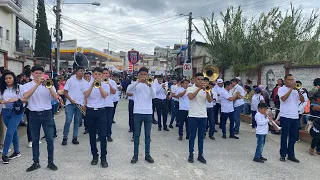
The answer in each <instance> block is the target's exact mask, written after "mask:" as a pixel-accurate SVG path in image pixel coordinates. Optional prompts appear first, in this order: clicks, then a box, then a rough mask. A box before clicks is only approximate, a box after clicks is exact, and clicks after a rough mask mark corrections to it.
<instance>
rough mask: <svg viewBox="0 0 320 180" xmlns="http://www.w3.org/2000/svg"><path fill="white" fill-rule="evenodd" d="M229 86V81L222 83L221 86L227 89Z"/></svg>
mask: <svg viewBox="0 0 320 180" xmlns="http://www.w3.org/2000/svg"><path fill="white" fill-rule="evenodd" d="M230 84H231V82H230V81H225V82H224V83H223V86H224V87H227V86H229V85H230Z"/></svg>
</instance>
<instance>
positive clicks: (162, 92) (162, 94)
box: [152, 83, 167, 100]
mask: <svg viewBox="0 0 320 180" xmlns="http://www.w3.org/2000/svg"><path fill="white" fill-rule="evenodd" d="M152 86H153V88H154V89H155V91H156V99H162V100H164V99H166V98H167V90H166V89H164V88H163V87H162V84H159V83H154V84H153V85H152Z"/></svg>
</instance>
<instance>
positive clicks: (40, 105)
mask: <svg viewBox="0 0 320 180" xmlns="http://www.w3.org/2000/svg"><path fill="white" fill-rule="evenodd" d="M34 86H36V83H35V82H34V81H31V82H29V83H27V84H24V85H23V92H24V93H26V92H28V91H29V90H30V89H32V88H33V87H34ZM52 88H53V90H54V91H56V88H55V87H54V86H53V87H52ZM52 99H53V98H52V97H51V93H50V90H49V89H48V88H46V87H45V86H43V85H39V86H38V88H37V89H36V90H35V91H34V93H33V94H32V95H31V96H30V97H29V99H28V109H29V110H30V111H45V110H50V109H52V105H51V100H52Z"/></svg>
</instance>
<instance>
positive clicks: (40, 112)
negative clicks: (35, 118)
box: [30, 109, 52, 114]
mask: <svg viewBox="0 0 320 180" xmlns="http://www.w3.org/2000/svg"><path fill="white" fill-rule="evenodd" d="M51 111H52V109H49V110H43V111H30V112H32V113H38V114H42V113H46V112H51Z"/></svg>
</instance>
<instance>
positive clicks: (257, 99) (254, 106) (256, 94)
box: [251, 87, 265, 132]
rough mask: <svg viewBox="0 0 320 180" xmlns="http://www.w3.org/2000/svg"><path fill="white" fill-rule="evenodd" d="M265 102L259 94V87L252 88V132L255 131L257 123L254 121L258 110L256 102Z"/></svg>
mask: <svg viewBox="0 0 320 180" xmlns="http://www.w3.org/2000/svg"><path fill="white" fill-rule="evenodd" d="M261 102H263V103H265V101H264V98H263V96H262V95H261V89H260V88H258V87H256V88H255V89H254V95H253V96H252V98H251V118H252V132H255V129H256V127H257V123H256V121H255V115H256V113H257V111H258V104H259V103H261Z"/></svg>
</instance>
